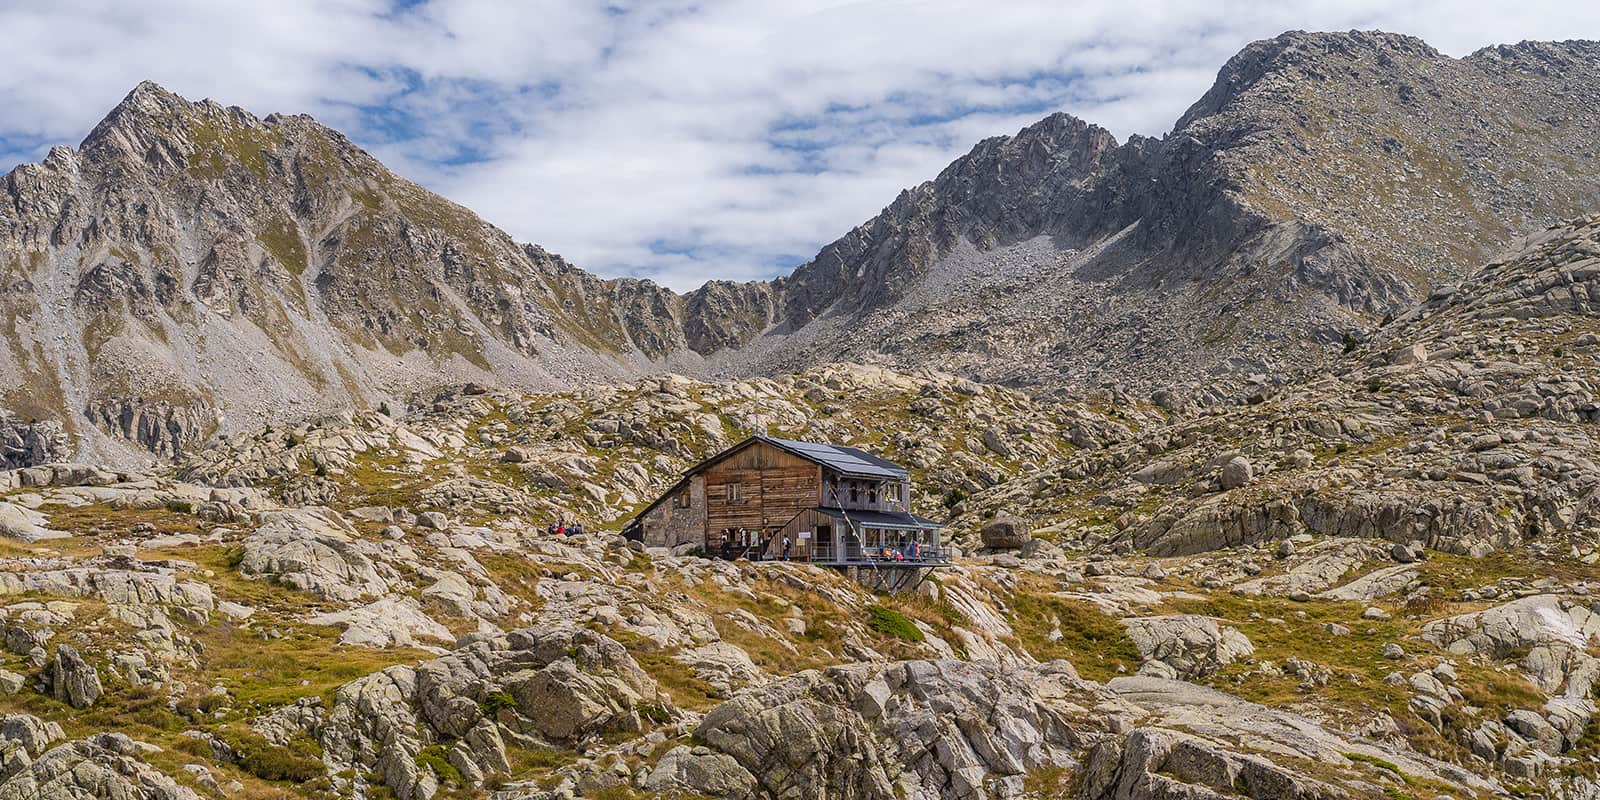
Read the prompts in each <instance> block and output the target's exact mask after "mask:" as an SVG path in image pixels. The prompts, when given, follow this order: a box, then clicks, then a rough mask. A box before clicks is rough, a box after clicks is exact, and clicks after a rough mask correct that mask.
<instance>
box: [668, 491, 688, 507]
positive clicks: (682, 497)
mask: <svg viewBox="0 0 1600 800" xmlns="http://www.w3.org/2000/svg"><path fill="white" fill-rule="evenodd" d="M672 507H673V508H688V507H689V493H688V492H678V493H677V494H675V495H673V496H672Z"/></svg>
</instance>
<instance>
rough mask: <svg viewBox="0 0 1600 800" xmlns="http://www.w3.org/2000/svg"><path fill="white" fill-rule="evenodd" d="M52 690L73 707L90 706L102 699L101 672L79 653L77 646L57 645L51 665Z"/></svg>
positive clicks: (59, 698) (57, 697)
mask: <svg viewBox="0 0 1600 800" xmlns="http://www.w3.org/2000/svg"><path fill="white" fill-rule="evenodd" d="M50 691H51V693H52V694H54V695H55V698H56V699H57V700H60V701H61V702H63V703H66V704H68V705H70V706H72V707H73V708H88V707H89V706H92V705H94V701H96V700H99V699H100V693H101V687H100V674H99V673H98V672H96V671H95V668H94V665H93V664H90V663H89V662H87V661H84V660H83V656H80V655H78V651H77V649H76V648H73V647H72V646H70V645H65V644H62V645H57V646H56V658H55V661H54V663H52V664H51V666H50Z"/></svg>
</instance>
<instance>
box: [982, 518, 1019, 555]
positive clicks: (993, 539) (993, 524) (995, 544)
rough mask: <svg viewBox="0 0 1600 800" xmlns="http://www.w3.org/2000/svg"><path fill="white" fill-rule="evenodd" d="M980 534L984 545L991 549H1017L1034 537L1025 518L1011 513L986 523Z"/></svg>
mask: <svg viewBox="0 0 1600 800" xmlns="http://www.w3.org/2000/svg"><path fill="white" fill-rule="evenodd" d="M978 536H979V538H980V539H981V540H982V541H983V546H984V547H987V548H989V549H991V550H1015V549H1018V548H1020V547H1022V546H1023V545H1025V544H1027V543H1028V540H1030V539H1032V538H1033V532H1032V531H1031V530H1029V528H1028V523H1026V522H1024V521H1023V520H1021V519H1019V518H1017V517H1015V516H1012V515H1011V514H1001V515H999V516H997V517H995V518H994V519H993V520H990V521H989V523H988V524H987V525H984V526H983V528H982V529H981V530H980V531H979V532H978Z"/></svg>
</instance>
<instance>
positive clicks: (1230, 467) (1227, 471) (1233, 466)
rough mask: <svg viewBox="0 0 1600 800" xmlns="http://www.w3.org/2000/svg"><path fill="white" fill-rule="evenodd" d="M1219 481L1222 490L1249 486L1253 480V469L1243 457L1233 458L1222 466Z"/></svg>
mask: <svg viewBox="0 0 1600 800" xmlns="http://www.w3.org/2000/svg"><path fill="white" fill-rule="evenodd" d="M1219 480H1220V481H1221V483H1222V488H1223V489H1237V488H1239V487H1241V486H1246V485H1249V483H1250V482H1251V481H1252V480H1255V467H1253V466H1251V464H1250V462H1249V460H1248V459H1246V458H1245V457H1244V456H1234V457H1233V458H1230V459H1228V462H1227V463H1226V464H1223V465H1222V475H1221V477H1220V479H1219Z"/></svg>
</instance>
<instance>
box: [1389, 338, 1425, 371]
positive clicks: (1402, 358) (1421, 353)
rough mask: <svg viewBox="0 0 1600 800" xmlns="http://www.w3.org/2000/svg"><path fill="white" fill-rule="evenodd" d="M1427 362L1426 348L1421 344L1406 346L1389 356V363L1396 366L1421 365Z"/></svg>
mask: <svg viewBox="0 0 1600 800" xmlns="http://www.w3.org/2000/svg"><path fill="white" fill-rule="evenodd" d="M1427 360H1428V348H1427V346H1426V345H1424V344H1422V343H1421V342H1417V343H1416V344H1412V345H1407V346H1405V347H1402V348H1400V349H1398V350H1396V351H1394V352H1393V353H1390V354H1389V363H1390V364H1394V365H1396V366H1400V365H1404V364H1423V363H1426V362H1427Z"/></svg>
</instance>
